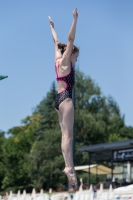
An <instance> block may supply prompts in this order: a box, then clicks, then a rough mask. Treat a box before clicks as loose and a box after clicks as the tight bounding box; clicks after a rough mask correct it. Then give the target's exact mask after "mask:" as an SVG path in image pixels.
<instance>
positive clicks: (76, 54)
mask: <svg viewBox="0 0 133 200" xmlns="http://www.w3.org/2000/svg"><path fill="white" fill-rule="evenodd" d="M78 55H79V52H76V53H73V54H71V58H70V60H71V62H72V64H73V65H74V64H75V63H76V61H77V58H78Z"/></svg>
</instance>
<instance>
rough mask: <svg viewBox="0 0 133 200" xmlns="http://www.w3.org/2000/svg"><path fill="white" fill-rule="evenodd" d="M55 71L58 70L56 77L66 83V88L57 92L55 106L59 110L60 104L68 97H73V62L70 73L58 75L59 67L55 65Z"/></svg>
mask: <svg viewBox="0 0 133 200" xmlns="http://www.w3.org/2000/svg"><path fill="white" fill-rule="evenodd" d="M55 71H56V79H57V81H63V82H65V83H66V88H65V89H64V90H63V91H62V92H60V93H57V95H56V99H55V108H56V109H57V110H59V105H60V104H61V103H62V102H63V101H64V100H65V99H67V98H71V99H72V89H73V87H74V69H73V67H72V63H71V69H70V73H69V74H67V75H66V76H58V73H57V69H56V66H55Z"/></svg>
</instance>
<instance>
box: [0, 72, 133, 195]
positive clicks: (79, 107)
mask: <svg viewBox="0 0 133 200" xmlns="http://www.w3.org/2000/svg"><path fill="white" fill-rule="evenodd" d="M75 76H76V82H75V103H74V104H75V126H74V133H75V141H76V143H75V164H76V165H82V164H87V157H88V155H87V154H86V153H81V152H79V151H78V150H77V149H78V147H80V146H83V145H90V144H98V143H104V142H112V141H118V140H125V139H130V138H132V137H133V127H131V126H129V127H128V126H126V125H125V122H124V115H122V114H121V111H120V108H119V106H118V104H117V103H116V102H115V100H114V99H113V98H112V97H111V96H109V97H105V96H104V95H103V94H102V92H101V89H100V87H99V86H98V85H97V84H95V82H94V81H93V80H92V79H91V78H90V77H88V76H85V75H84V74H83V73H82V72H80V71H79V70H76V73H75ZM56 93H57V91H56V86H55V83H53V84H52V87H51V89H50V91H49V92H48V93H47V95H46V97H45V98H44V99H43V100H42V101H41V102H40V103H39V104H38V105H37V106H36V108H35V110H34V112H33V114H32V116H27V117H26V118H25V119H23V121H22V125H21V126H19V127H13V128H11V129H10V130H9V131H8V134H9V137H7V138H5V134H4V133H3V132H2V131H1V132H0V152H1V154H0V189H1V190H3V191H4V190H7V189H13V191H17V190H18V189H21V190H22V189H24V188H25V189H27V190H28V191H29V190H30V189H32V188H33V187H35V188H36V189H41V188H44V189H48V188H50V187H52V188H55V189H57V188H59V187H61V186H62V184H64V185H67V177H66V176H64V174H63V173H62V170H63V168H64V161H63V157H62V153H61V131H60V127H59V123H58V116H57V113H56V112H55V110H54V100H55V96H56ZM83 176H84V177H86V178H87V175H83Z"/></svg>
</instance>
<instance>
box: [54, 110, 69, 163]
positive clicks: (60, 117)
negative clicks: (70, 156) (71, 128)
mask: <svg viewBox="0 0 133 200" xmlns="http://www.w3.org/2000/svg"><path fill="white" fill-rule="evenodd" d="M56 112H57V114H58V118H59V125H60V128H61V133H62V137H63V125H62V114H61V112H60V111H59V110H57V109H56ZM61 149H62V145H61ZM62 154H63V158H64V161H65V166H67V161H66V157H65V152H64V151H63V149H62Z"/></svg>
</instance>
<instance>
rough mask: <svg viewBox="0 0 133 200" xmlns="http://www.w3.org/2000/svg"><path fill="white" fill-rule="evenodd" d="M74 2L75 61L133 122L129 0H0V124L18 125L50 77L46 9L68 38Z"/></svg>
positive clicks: (132, 41) (4, 127) (131, 11)
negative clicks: (75, 21) (77, 52)
mask: <svg viewBox="0 0 133 200" xmlns="http://www.w3.org/2000/svg"><path fill="white" fill-rule="evenodd" d="M75 7H77V8H78V14H79V17H78V23H77V29H76V37H75V42H74V43H75V45H76V46H78V47H79V48H80V55H79V58H78V61H77V65H78V66H79V68H80V70H81V71H82V72H83V73H84V74H85V75H86V76H90V77H91V78H92V79H93V80H94V81H95V83H97V84H98V86H99V87H100V88H101V90H102V93H103V95H105V96H109V95H111V96H112V97H113V98H114V100H115V101H116V102H117V104H118V105H119V107H120V110H121V114H122V115H125V124H126V125H127V126H133V92H131V90H132V89H131V88H132V86H133V78H132V75H133V1H132V0H128V1H126V0H117V1H116V0H108V1H107V0H84V1H77V0H73V1H71V0H67V1H64V0H62V1H53V0H23V1H20V0H12V1H11V0H6V1H3V0H0V75H8V78H7V79H4V80H2V81H0V130H3V131H5V132H7V131H8V130H9V129H10V128H13V127H14V126H19V125H21V121H22V119H24V118H25V117H26V116H28V115H31V114H32V112H33V110H34V108H35V107H36V106H37V105H38V104H39V103H40V101H41V100H42V99H43V98H45V96H46V94H47V92H48V91H49V90H50V88H51V85H52V82H53V81H55V80H56V79H55V70H54V44H53V40H52V36H51V32H50V28H49V22H48V15H49V16H51V17H52V19H53V21H54V24H55V30H56V32H57V34H58V37H59V40H60V41H61V42H62V43H67V38H68V33H69V30H70V27H71V24H72V21H73V15H72V12H73V10H74V8H75Z"/></svg>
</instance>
